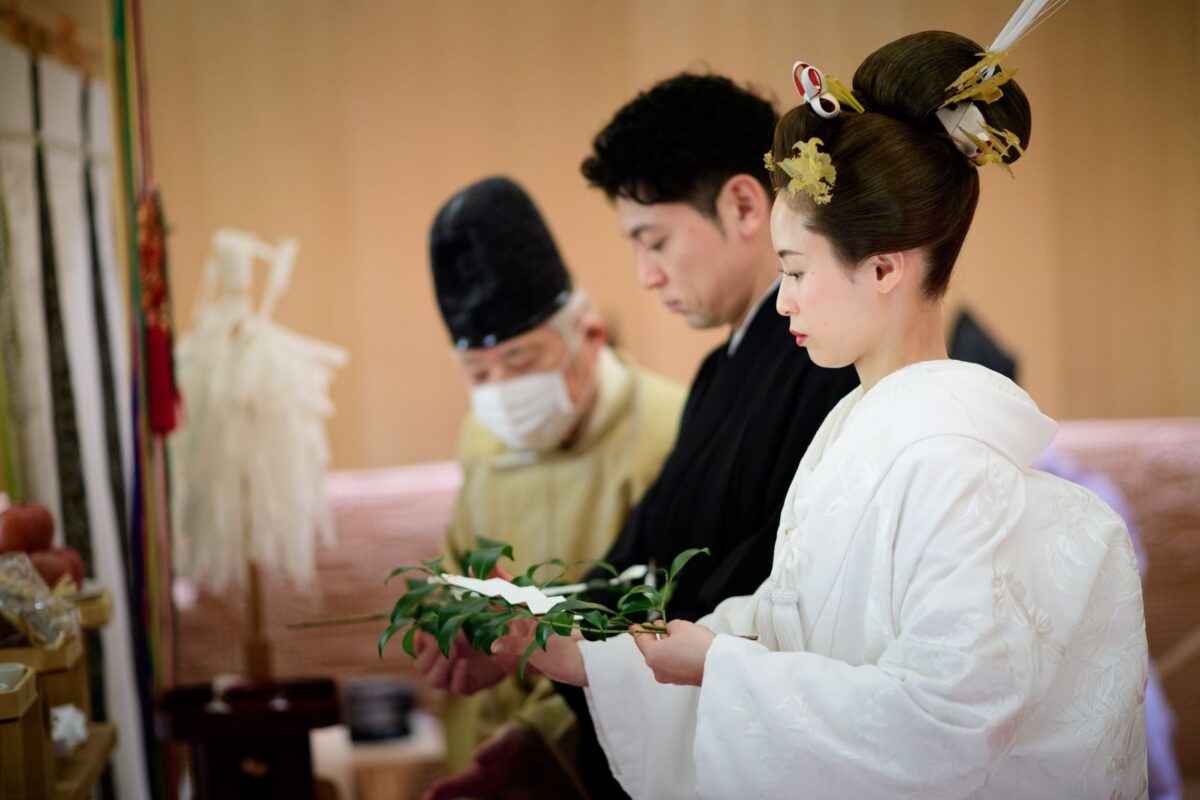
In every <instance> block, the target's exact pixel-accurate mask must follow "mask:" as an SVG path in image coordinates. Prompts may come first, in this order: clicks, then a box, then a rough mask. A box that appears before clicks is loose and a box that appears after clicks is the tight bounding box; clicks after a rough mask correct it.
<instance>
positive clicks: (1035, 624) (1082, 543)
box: [581, 361, 1147, 800]
mask: <svg viewBox="0 0 1200 800" xmlns="http://www.w3.org/2000/svg"><path fill="white" fill-rule="evenodd" d="M1055 428H1056V426H1055V424H1054V422H1053V421H1051V420H1050V419H1049V418H1047V417H1045V416H1043V415H1042V414H1041V412H1039V411H1038V409H1037V407H1036V406H1035V405H1034V403H1033V401H1032V400H1031V399H1030V398H1029V396H1028V395H1026V394H1025V392H1023V391H1022V390H1021V389H1019V388H1018V387H1017V386H1016V385H1015V384H1013V383H1012V382H1011V381H1009V380H1007V379H1005V378H1003V377H1001V376H999V375H997V374H996V373H993V372H990V371H988V370H986V369H984V368H982V367H977V366H974V365H971V364H965V363H961V362H954V361H936V362H926V363H921V364H915V365H913V366H910V367H907V368H905V369H902V370H900V371H898V372H896V373H893V374H892V375H890V376H888V377H887V378H885V379H884V380H882V381H880V382H879V383H878V384H877V385H876V386H875V387H874V388H872V389H871V390H870V391H869V392H866V393H865V394H864V393H863V390H862V389H861V387H860V388H859V389H856V390H855V391H854V392H853V393H851V394H850V395H849V396H847V397H846V398H845V399H844V400H843V401H842V402H841V403H840V404H839V405H838V406H837V407H836V408H835V409H834V410H833V411H832V412H830V414H829V417H828V418H827V419H826V420H825V423H824V424H823V426H822V427H821V429H820V431H818V433H817V436H816V438H815V439H814V441H813V443H812V446H811V447H810V448H809V450H808V453H807V454H806V455H805V457H804V460H803V461H802V462H801V464H800V467H799V470H798V471H797V474H796V478H795V481H794V482H793V484H792V488H791V491H790V493H789V496H788V499H787V501H786V503H785V506H784V509H783V512H782V515H781V520H780V527H779V533H778V538H777V541H776V546H775V560H774V567H773V569H772V572H771V576H770V577H769V578H768V579H767V581H766V582H765V583H764V584H763V585H762V586H761V587H760V588H759V589H758V591H757V592H756V593H755V594H754V596H753V597H735V598H732V599H730V600H727V601H725V602H724V603H722V604H721V605H720V606H719V607H718V608H717V609H716V611H715V612H714V613H713V614H712V615H710V616H708V617H706V618H705V619H704V620H701V622H702V623H703V624H705V625H708V626H709V627H711V628H712V629H713V630H715V631H717V633H718V636H717V637H716V640H715V641H714V642H713V645H712V647H711V649H710V650H709V652H708V656H707V659H706V661H705V664H704V679H703V685H702V686H701V687H700V688H693V687H680V686H666V685H663V684H659V683H656V682H655V680H654V677H653V675H652V674H651V672H650V670H649V669H648V668H647V667H646V665H645V663H644V661H643V659H642V657H641V654H640V653H639V652H638V650H637V649H636V647H635V646H634V644H633V641H632V639H631V638H630V637H629V636H620V637H617V638H615V639H610V640H609V641H607V642H592V643H586V642H585V643H581V649H582V652H583V657H584V664H585V667H586V670H587V676H588V681H589V687H588V689H587V696H588V701H589V703H590V705H591V710H592V715H593V719H594V720H595V724H596V727H597V730H598V732H599V736H600V740H601V742H602V744H603V745H604V748H605V750H606V752H607V754H608V757H609V763H610V765H611V766H612V769H613V772H614V774H615V775H616V776H617V778H618V780H620V782H621V784H622V785H623V786H624V787H625V789H626V791H628V792H629V793H630V794H631V795H632V796H633V797H634V798H638V799H639V800H641V799H643V798H644V799H645V800H667V799H668V798H695V797H700V798H789V799H790V798H799V797H803V798H807V797H838V798H853V799H854V800H863V799H865V798H889V799H890V798H902V797H903V798H910V797H911V798H922V799H923V800H924V799H927V798H966V797H979V798H1005V800H1008V799H1009V798H1021V799H1022V800H1030V799H1032V798H1088V799H1089V800H1090V799H1091V798H1136V797H1143V796H1145V794H1146V745H1145V731H1144V719H1143V694H1144V686H1145V681H1146V658H1147V654H1146V636H1145V619H1144V616H1143V612H1142V596H1141V585H1140V582H1139V579H1138V573H1137V568H1136V566H1135V564H1134V558H1133V551H1132V548H1131V546H1130V542H1129V536H1128V534H1127V532H1126V530H1125V527H1124V524H1123V523H1122V522H1121V520H1120V518H1119V517H1117V515H1116V514H1114V513H1113V512H1112V511H1111V510H1110V509H1109V508H1108V507H1107V506H1105V505H1104V504H1103V503H1102V502H1101V501H1100V500H1099V499H1097V498H1096V497H1095V495H1093V494H1091V493H1090V492H1088V491H1087V490H1085V489H1083V488H1081V487H1079V486H1076V485H1074V484H1071V483H1068V482H1066V481H1063V480H1061V479H1058V478H1055V477H1052V476H1050V475H1047V474H1045V473H1042V472H1036V471H1034V470H1033V469H1032V468H1031V466H1030V465H1031V464H1032V463H1033V462H1034V459H1035V458H1036V457H1037V456H1038V455H1039V454H1040V453H1041V452H1042V451H1043V450H1044V449H1045V448H1046V446H1047V445H1048V444H1049V443H1050V441H1051V439H1053V437H1054V433H1055ZM722 634H725V635H722ZM745 634H755V635H757V636H758V640H757V641H751V640H748V639H746V638H741V637H740V636H739V635H745Z"/></svg>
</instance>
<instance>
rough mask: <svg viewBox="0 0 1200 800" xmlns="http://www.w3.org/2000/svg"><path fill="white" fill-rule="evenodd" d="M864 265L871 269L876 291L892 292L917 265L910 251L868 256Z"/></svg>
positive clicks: (881, 292) (882, 292)
mask: <svg viewBox="0 0 1200 800" xmlns="http://www.w3.org/2000/svg"><path fill="white" fill-rule="evenodd" d="M864 266H865V267H866V268H867V269H868V270H870V275H871V282H872V283H873V284H874V286H875V291H877V292H879V293H880V294H890V293H891V292H892V291H893V290H894V289H895V288H896V287H897V286H899V285H900V282H901V281H902V280H904V278H905V275H906V273H910V272H913V271H914V270H915V268H916V266H917V265H916V263H915V261H914V260H913V258H912V257H911V254H909V253H879V254H877V255H873V256H871V257H870V258H868V259H867V263H866V264H865V265H864Z"/></svg>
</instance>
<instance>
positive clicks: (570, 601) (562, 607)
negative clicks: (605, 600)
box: [554, 597, 612, 614]
mask: <svg viewBox="0 0 1200 800" xmlns="http://www.w3.org/2000/svg"><path fill="white" fill-rule="evenodd" d="M554 610H555V611H600V612H603V613H605V614H609V613H612V612H611V611H609V609H608V607H607V606H602V605H600V604H599V603H592V602H590V601H588V600H580V599H579V598H578V597H569V598H567V599H566V600H565V601H564V602H562V603H559V604H558V605H556V606H555V607H554Z"/></svg>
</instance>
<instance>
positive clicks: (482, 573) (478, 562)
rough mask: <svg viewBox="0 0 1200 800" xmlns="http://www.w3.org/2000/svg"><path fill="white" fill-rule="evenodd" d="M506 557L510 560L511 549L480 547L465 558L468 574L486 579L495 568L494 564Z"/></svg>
mask: <svg viewBox="0 0 1200 800" xmlns="http://www.w3.org/2000/svg"><path fill="white" fill-rule="evenodd" d="M505 556H507V557H508V558H512V547H510V546H509V545H504V546H503V547H481V548H479V549H478V550H476V551H475V552H473V553H471V554H470V555H469V556H468V557H467V566H468V567H469V568H470V570H471V572H470V574H471V575H473V576H474V577H476V578H480V579H486V578H487V577H488V576H489V575H491V574H492V570H494V569H495V568H496V562H497V561H499V560H500V559H501V558H503V557H505Z"/></svg>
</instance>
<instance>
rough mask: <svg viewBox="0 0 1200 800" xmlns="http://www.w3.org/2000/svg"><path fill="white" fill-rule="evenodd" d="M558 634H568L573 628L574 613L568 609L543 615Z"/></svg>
mask: <svg viewBox="0 0 1200 800" xmlns="http://www.w3.org/2000/svg"><path fill="white" fill-rule="evenodd" d="M543 619H545V620H546V621H547V622H549V623H550V627H551V628H552V629H553V630H554V632H555V633H557V634H558V635H559V636H570V635H571V631H572V630H574V629H575V615H574V614H572V613H570V612H569V611H559V612H556V613H553V614H547V615H546V616H545V617H543Z"/></svg>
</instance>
